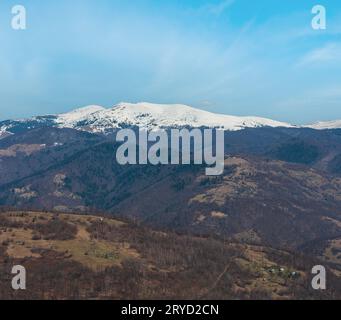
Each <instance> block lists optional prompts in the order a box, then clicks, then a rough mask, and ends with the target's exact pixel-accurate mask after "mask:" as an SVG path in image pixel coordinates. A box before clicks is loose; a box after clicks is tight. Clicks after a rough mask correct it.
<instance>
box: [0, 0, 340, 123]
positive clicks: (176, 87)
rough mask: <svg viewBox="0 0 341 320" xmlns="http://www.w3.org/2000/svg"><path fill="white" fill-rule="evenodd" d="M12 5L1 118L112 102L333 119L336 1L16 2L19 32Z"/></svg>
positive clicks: (2, 34) (6, 12) (4, 6)
mask: <svg viewBox="0 0 341 320" xmlns="http://www.w3.org/2000/svg"><path fill="white" fill-rule="evenodd" d="M16 4H18V1H16V0H14V1H10V0H2V1H0V119H7V118H18V117H27V116H32V115H38V114H47V113H49V114H51V113H59V112H64V111H69V110H71V109H73V108H76V107H80V106H84V105H89V104H99V105H103V106H105V107H111V106H112V105H114V104H116V103H118V102H121V101H128V102H140V101H148V102H157V103H184V104H189V105H192V106H194V107H199V108H202V109H206V110H209V111H213V112H220V113H226V114H232V115H257V116H263V117H269V118H273V119H276V120H282V121H289V122H292V123H297V124H301V123H309V122H314V121H317V120H332V119H341V2H340V1H339V0H323V1H319V0H299V1H297V0H258V1H256V0H254V1H251V0H234V1H233V0H211V1H207V0H182V1H180V0H162V1H160V0H130V1H126V0H121V1H119V0H96V1H95V0H92V1H90V0H73V1H67V0H58V1H57V0H51V1H41V0H29V1H28V0H21V1H20V4H22V5H24V6H25V7H26V9H27V27H28V28H27V30H25V31H14V30H12V29H11V27H10V21H11V17H12V15H11V8H12V6H14V5H16ZM316 4H322V5H324V6H325V7H326V9H327V29H326V30H325V31H316V30H313V29H312V28H311V20H312V18H313V15H312V14H311V9H312V7H313V6H314V5H316Z"/></svg>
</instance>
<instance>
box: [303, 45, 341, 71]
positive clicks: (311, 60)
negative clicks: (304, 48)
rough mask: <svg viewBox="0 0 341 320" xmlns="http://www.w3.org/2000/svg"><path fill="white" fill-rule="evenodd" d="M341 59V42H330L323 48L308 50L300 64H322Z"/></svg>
mask: <svg viewBox="0 0 341 320" xmlns="http://www.w3.org/2000/svg"><path fill="white" fill-rule="evenodd" d="M340 61H341V43H328V44H326V45H325V46H323V47H322V48H317V49H314V50H312V51H310V52H308V53H307V54H306V55H304V57H303V58H302V59H301V60H300V62H299V64H298V65H299V66H308V65H316V66H318V65H320V64H323V63H332V62H340Z"/></svg>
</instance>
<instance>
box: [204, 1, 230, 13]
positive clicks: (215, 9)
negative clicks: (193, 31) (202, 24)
mask: <svg viewBox="0 0 341 320" xmlns="http://www.w3.org/2000/svg"><path fill="white" fill-rule="evenodd" d="M235 1H236V0H223V1H220V2H218V3H209V4H207V5H205V6H204V7H203V10H204V11H207V12H208V13H210V14H213V15H216V16H219V15H221V14H222V13H223V12H225V11H226V10H227V9H229V8H230V7H231V6H232V5H233V4H234V3H235Z"/></svg>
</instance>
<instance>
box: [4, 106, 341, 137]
mask: <svg viewBox="0 0 341 320" xmlns="http://www.w3.org/2000/svg"><path fill="white" fill-rule="evenodd" d="M46 126H50V127H57V128H72V129H77V130H83V131H89V132H94V133H104V134H109V133H112V132H113V131H115V130H117V129H119V128H125V127H139V128H146V129H148V130H157V129H160V128H183V127H191V128H198V127H199V128H200V127H206V128H221V129H224V130H228V131H237V130H242V129H245V128H259V127H282V128H292V127H297V126H294V125H291V124H288V123H285V122H279V121H274V120H270V119H265V118H259V117H237V116H228V115H223V114H215V113H210V112H207V111H203V110H199V109H195V108H192V107H189V106H186V105H180V104H175V105H160V104H151V103H137V104H131V103H120V104H118V105H116V106H114V107H113V108H111V109H105V108H103V107H101V106H95V105H93V106H87V107H84V108H79V109H76V110H73V111H71V112H68V113H64V114H59V115H44V116H37V117H32V118H30V119H22V120H6V121H1V122H0V137H4V136H7V135H8V134H11V133H16V132H18V131H20V130H24V129H33V128H38V127H46ZM305 127H307V128H312V129H337V128H341V121H331V122H319V123H317V124H314V125H308V126H305ZM301 128H303V126H301Z"/></svg>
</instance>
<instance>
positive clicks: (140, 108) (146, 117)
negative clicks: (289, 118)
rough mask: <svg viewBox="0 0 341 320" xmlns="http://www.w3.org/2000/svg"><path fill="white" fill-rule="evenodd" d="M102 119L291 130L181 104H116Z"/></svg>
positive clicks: (140, 123) (149, 124)
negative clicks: (105, 117)
mask: <svg viewBox="0 0 341 320" xmlns="http://www.w3.org/2000/svg"><path fill="white" fill-rule="evenodd" d="M104 112H105V113H106V115H107V116H108V117H109V118H111V119H115V120H116V121H117V122H118V123H125V124H129V125H134V126H138V127H144V128H148V129H158V128H167V127H187V126H188V127H194V128H198V127H208V128H221V129H225V130H231V131H232V130H233V131H235V130H241V129H244V128H255V127H263V126H269V127H292V126H291V125H290V124H288V123H284V122H278V121H273V120H270V119H264V118H258V117H236V116H228V115H223V114H215V113H211V112H208V111H204V110H199V109H195V108H193V107H190V106H187V105H182V104H152V103H147V102H142V103H137V104H132V103H120V104H118V105H116V106H115V107H114V108H112V109H111V110H109V111H104Z"/></svg>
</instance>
